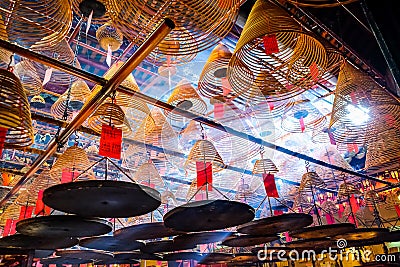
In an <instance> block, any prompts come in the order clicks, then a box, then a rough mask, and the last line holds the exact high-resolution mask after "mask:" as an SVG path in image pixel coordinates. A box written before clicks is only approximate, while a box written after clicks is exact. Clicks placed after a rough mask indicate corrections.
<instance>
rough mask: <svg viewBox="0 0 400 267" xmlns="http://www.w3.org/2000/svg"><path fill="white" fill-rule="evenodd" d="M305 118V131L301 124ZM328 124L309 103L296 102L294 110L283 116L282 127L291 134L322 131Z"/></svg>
mask: <svg viewBox="0 0 400 267" xmlns="http://www.w3.org/2000/svg"><path fill="white" fill-rule="evenodd" d="M301 118H303V122H304V127H305V128H304V130H303V131H302V129H301V128H302V127H301V124H300V119H301ZM325 124H326V118H325V116H323V115H322V114H321V112H319V110H318V109H317V108H316V107H314V106H313V105H312V104H311V103H309V102H296V103H295V104H294V106H293V108H292V109H290V110H289V111H288V112H286V113H285V114H283V116H282V121H281V127H282V129H283V130H285V131H287V132H290V133H301V132H309V131H313V130H317V129H320V130H322V129H323V127H324V126H325Z"/></svg>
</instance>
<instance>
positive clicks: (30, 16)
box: [0, 0, 72, 48]
mask: <svg viewBox="0 0 400 267" xmlns="http://www.w3.org/2000/svg"><path fill="white" fill-rule="evenodd" d="M0 15H1V16H2V17H3V19H5V20H6V18H7V20H6V21H8V23H7V24H6V28H7V34H8V38H9V40H10V42H16V43H18V44H19V45H21V46H23V47H29V48H47V47H51V46H54V45H56V44H58V43H59V42H61V41H62V40H63V39H64V37H65V36H66V35H67V34H68V31H69V29H70V27H71V23H72V10H71V6H70V3H69V0H52V1H42V2H41V3H40V5H38V2H37V1H33V0H23V1H17V2H15V1H11V0H5V1H1V3H0Z"/></svg>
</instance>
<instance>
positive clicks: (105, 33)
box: [96, 21, 124, 51]
mask: <svg viewBox="0 0 400 267" xmlns="http://www.w3.org/2000/svg"><path fill="white" fill-rule="evenodd" d="M96 39H97V41H98V42H99V44H100V46H101V48H103V49H104V50H105V51H108V48H109V47H110V50H111V51H117V50H118V49H119V48H120V47H121V45H122V42H123V40H124V36H123V35H122V33H121V32H120V31H119V30H118V29H116V28H115V27H114V25H113V24H112V21H108V22H106V23H105V24H103V25H102V26H100V27H99V28H98V29H97V31H96Z"/></svg>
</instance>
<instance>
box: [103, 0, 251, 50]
mask: <svg viewBox="0 0 400 267" xmlns="http://www.w3.org/2000/svg"><path fill="white" fill-rule="evenodd" d="M243 2H244V1H243V0H220V1H214V0H202V1H200V0H196V1H188V0H178V1H174V2H168V1H165V0H156V1H151V2H149V1H145V0H133V1H117V0H110V1H107V3H106V8H107V11H108V14H109V15H110V17H111V20H112V21H113V22H114V23H115V26H116V27H117V28H118V29H119V30H121V32H122V33H123V34H124V36H125V37H127V38H128V39H130V40H131V41H134V42H135V43H138V44H140V43H142V42H143V40H144V38H145V37H146V36H148V35H149V33H151V32H152V31H153V29H154V28H155V27H156V26H157V25H156V24H157V22H158V21H161V20H162V19H163V18H165V17H170V18H171V19H173V20H174V22H175V25H176V27H175V29H174V30H173V31H172V32H171V33H170V35H169V37H170V40H171V41H175V42H176V43H178V44H180V45H171V46H169V47H168V48H167V49H165V51H163V50H164V49H159V50H158V51H159V52H160V53H164V52H165V53H166V54H168V55H188V54H193V53H197V52H199V51H203V50H206V49H208V48H210V47H213V46H214V45H216V44H217V43H218V42H219V41H220V40H222V39H223V38H224V37H225V36H226V35H227V34H228V32H229V31H230V30H231V28H232V27H233V25H234V23H235V21H236V18H237V15H238V12H239V7H240V5H241V4H242V3H243ZM182 44H185V47H182Z"/></svg>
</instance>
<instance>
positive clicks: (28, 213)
mask: <svg viewBox="0 0 400 267" xmlns="http://www.w3.org/2000/svg"><path fill="white" fill-rule="evenodd" d="M32 212H33V206H22V207H21V208H20V210H19V219H20V220H23V219H27V218H30V217H32Z"/></svg>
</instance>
